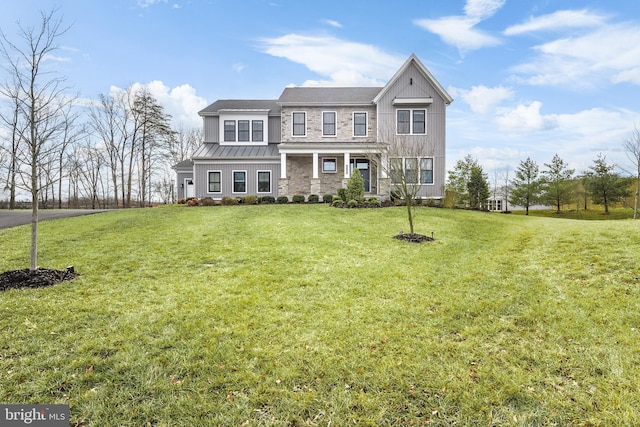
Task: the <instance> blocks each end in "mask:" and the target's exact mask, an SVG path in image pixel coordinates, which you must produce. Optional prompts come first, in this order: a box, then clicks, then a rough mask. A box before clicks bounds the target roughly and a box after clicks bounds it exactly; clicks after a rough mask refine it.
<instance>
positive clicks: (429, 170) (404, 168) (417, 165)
mask: <svg viewBox="0 0 640 427" xmlns="http://www.w3.org/2000/svg"><path fill="white" fill-rule="evenodd" d="M389 176H390V178H391V182H393V183H394V184H398V183H400V182H401V181H402V179H404V180H405V182H406V183H407V184H427V185H428V184H433V157H406V158H403V157H393V158H390V159H389Z"/></svg>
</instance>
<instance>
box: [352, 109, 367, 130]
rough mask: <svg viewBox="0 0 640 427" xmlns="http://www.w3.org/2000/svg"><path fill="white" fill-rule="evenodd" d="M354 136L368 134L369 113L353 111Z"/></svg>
mask: <svg viewBox="0 0 640 427" xmlns="http://www.w3.org/2000/svg"><path fill="white" fill-rule="evenodd" d="M353 136H367V113H366V112H364V111H363V112H358V111H357V112H355V113H353Z"/></svg>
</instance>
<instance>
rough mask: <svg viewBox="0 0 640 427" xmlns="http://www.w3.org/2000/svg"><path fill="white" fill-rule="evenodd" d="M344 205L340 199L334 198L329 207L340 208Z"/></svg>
mask: <svg viewBox="0 0 640 427" xmlns="http://www.w3.org/2000/svg"><path fill="white" fill-rule="evenodd" d="M343 204H344V201H343V200H342V199H341V198H340V197H334V198H333V201H332V202H331V206H333V207H336V208H337V207H341V206H342V205H343Z"/></svg>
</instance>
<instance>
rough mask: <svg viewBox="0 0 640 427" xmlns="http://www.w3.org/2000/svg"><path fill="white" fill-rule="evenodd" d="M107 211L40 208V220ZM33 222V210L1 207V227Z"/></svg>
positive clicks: (105, 210)
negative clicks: (11, 209) (13, 209)
mask: <svg viewBox="0 0 640 427" xmlns="http://www.w3.org/2000/svg"><path fill="white" fill-rule="evenodd" d="M100 212H107V209H40V210H39V211H38V221H46V220H49V219H57V218H69V217H72V216H80V215H91V214H96V213H100ZM25 224H31V210H15V211H10V210H7V209H0V229H3V228H10V227H17V226H19V225H25Z"/></svg>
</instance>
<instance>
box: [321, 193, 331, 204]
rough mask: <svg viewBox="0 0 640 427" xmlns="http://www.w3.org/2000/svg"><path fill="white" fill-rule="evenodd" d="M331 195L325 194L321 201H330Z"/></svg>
mask: <svg viewBox="0 0 640 427" xmlns="http://www.w3.org/2000/svg"><path fill="white" fill-rule="evenodd" d="M332 200H333V196H332V195H331V194H325V195H324V196H322V203H331V201H332Z"/></svg>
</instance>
